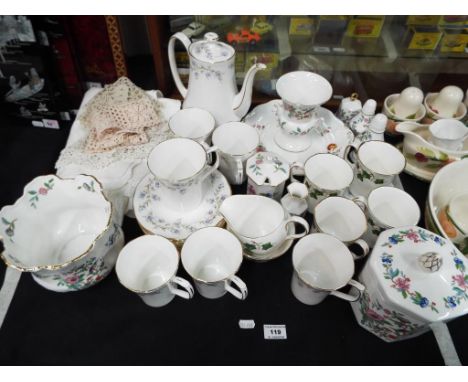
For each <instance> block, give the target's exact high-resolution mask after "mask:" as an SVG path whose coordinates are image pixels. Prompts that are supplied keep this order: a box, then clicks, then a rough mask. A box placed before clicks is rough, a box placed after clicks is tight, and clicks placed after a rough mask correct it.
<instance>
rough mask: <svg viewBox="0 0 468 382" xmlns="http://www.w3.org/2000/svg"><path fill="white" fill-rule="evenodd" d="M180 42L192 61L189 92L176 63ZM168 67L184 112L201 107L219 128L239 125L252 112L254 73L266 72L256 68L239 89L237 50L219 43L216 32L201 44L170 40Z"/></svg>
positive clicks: (176, 37) (181, 38) (185, 39)
mask: <svg viewBox="0 0 468 382" xmlns="http://www.w3.org/2000/svg"><path fill="white" fill-rule="evenodd" d="M176 40H179V41H181V42H182V43H183V44H184V46H185V49H187V52H188V55H189V57H190V76H189V82H188V89H187V88H186V87H185V86H184V84H183V83H182V81H181V79H180V76H179V73H178V72H177V64H176V60H175V52H174V45H175V42H176ZM168 51H169V64H170V66H171V72H172V76H173V78H174V81H175V84H176V86H177V89H178V90H179V92H180V94H182V97H184V102H183V106H182V107H183V108H184V109H185V108H187V107H199V108H202V109H205V110H208V111H209V112H210V113H211V114H213V116H214V117H215V119H216V124H217V125H220V124H222V123H225V122H232V121H240V119H241V118H242V117H243V116H244V115H245V114H246V113H247V111H248V110H249V108H250V103H251V100H252V86H253V79H254V77H255V73H256V72H257V71H258V70H261V69H265V68H266V66H265V65H264V64H254V65H253V66H252V67H251V68H250V69H249V71H248V72H247V73H246V74H245V77H244V83H243V85H242V89H241V91H240V92H239V91H238V89H237V85H236V75H235V72H234V68H235V50H234V48H233V47H232V46H230V45H228V44H225V43H223V42H220V41H218V35H217V34H216V33H213V32H209V33H206V34H205V38H204V39H203V40H201V41H196V42H194V43H192V42H191V41H190V39H189V38H188V37H187V36H186V35H185V34H183V33H181V32H178V33H176V34H174V35H173V36H172V37H171V38H170V40H169V46H168Z"/></svg>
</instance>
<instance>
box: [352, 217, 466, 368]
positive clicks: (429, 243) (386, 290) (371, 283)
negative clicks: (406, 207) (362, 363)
mask: <svg viewBox="0 0 468 382" xmlns="http://www.w3.org/2000/svg"><path fill="white" fill-rule="evenodd" d="M467 267H468V261H467V259H466V258H465V257H464V256H463V255H462V254H461V253H460V252H459V251H458V250H457V249H456V248H455V247H454V246H453V244H452V243H451V242H450V241H449V240H446V239H445V238H442V237H441V236H438V235H436V234H434V233H432V232H430V231H427V230H425V229H422V228H420V227H417V226H408V227H400V228H394V229H390V230H387V231H384V232H382V233H381V234H380V236H379V238H378V239H377V242H376V244H375V246H374V249H373V251H372V253H371V255H370V257H369V260H368V261H367V263H366V265H365V266H364V268H363V270H362V272H361V273H360V275H359V277H358V280H359V282H361V283H363V284H364V285H365V287H366V291H365V292H364V293H363V294H362V297H361V298H360V299H359V300H358V301H357V302H354V303H351V305H352V308H353V311H354V314H355V316H356V319H357V321H358V323H359V324H360V325H361V326H362V327H363V328H364V329H366V330H368V331H370V332H371V333H373V334H375V335H376V336H378V337H380V338H381V339H382V340H384V341H387V342H393V341H398V340H402V339H407V338H412V337H415V336H418V335H420V334H422V333H425V332H427V331H428V330H430V329H432V330H433V331H434V334H435V336H436V339H437V340H438V342H439V340H440V337H438V336H439V334H440V332H439V329H440V328H443V330H444V329H445V335H444V340H445V341H446V342H445V344H446V343H451V338H450V335H449V334H448V330H447V328H446V327H445V325H443V323H444V322H446V321H449V320H452V319H454V318H456V317H460V316H462V315H464V314H467V313H468V273H467V271H468V268H467ZM447 340H448V341H447ZM440 343H441V342H439V346H440V348H441V352H442V354H443V355H444V358H445V356H446V355H447V352H450V350H451V351H452V355H453V354H454V355H455V356H456V352H455V351H454V348H453V344H452V349H449V350H447V347H444V346H443V345H440ZM452 361H453V359H452ZM446 362H447V358H446Z"/></svg>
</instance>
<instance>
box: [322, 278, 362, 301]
mask: <svg viewBox="0 0 468 382" xmlns="http://www.w3.org/2000/svg"><path fill="white" fill-rule="evenodd" d="M348 285H351V286H352V287H354V288H355V289H356V290H357V292H358V295H357V296H354V295H352V294H349V293H343V292H340V291H338V290H333V291H331V292H330V294H332V295H333V296H335V297H338V298H341V299H343V300H346V301H349V302H356V301H358V300H359V299H360V298H361V295H362V292H364V291H365V290H366V287H365V286H364V285H362V284H361V283H358V282H357V281H356V280H353V279H351V280H349V282H348Z"/></svg>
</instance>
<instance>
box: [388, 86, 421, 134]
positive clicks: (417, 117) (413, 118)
mask: <svg viewBox="0 0 468 382" xmlns="http://www.w3.org/2000/svg"><path fill="white" fill-rule="evenodd" d="M399 97H400V94H390V95H389V96H388V97H387V98H385V100H384V104H383V113H384V114H385V115H386V116H387V118H388V121H387V133H389V134H398V132H397V131H396V130H395V127H396V125H397V124H399V123H400V122H419V121H421V120H422V119H423V118H424V117H425V116H426V108H425V107H424V105H423V104H421V105H420V106H419V108H418V109H417V111H416V112H415V113H414V114H408V115H406V117H401V116H398V115H397V114H396V113H395V110H394V109H393V104H394V103H395V102H396V100H397V99H399Z"/></svg>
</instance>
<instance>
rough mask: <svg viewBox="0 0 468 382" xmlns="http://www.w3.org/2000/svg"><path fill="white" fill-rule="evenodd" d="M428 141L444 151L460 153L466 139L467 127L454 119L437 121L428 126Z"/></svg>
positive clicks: (467, 135)
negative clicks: (429, 134) (429, 133)
mask: <svg viewBox="0 0 468 382" xmlns="http://www.w3.org/2000/svg"><path fill="white" fill-rule="evenodd" d="M429 131H430V132H431V136H430V141H431V142H432V143H433V144H434V145H436V146H437V147H441V148H443V149H446V150H453V151H460V150H462V148H463V143H464V141H465V139H466V137H468V127H466V126H465V125H464V124H463V123H462V122H460V121H457V120H454V119H439V120H437V121H435V122H434V123H432V124H431V125H430V126H429Z"/></svg>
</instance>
